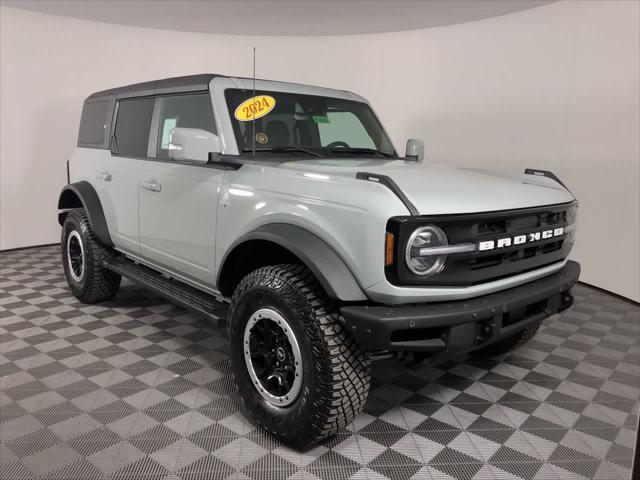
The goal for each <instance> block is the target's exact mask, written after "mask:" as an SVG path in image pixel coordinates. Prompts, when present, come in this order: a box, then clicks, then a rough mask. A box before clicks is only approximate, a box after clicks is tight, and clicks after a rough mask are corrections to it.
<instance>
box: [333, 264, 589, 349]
mask: <svg viewBox="0 0 640 480" xmlns="http://www.w3.org/2000/svg"><path fill="white" fill-rule="evenodd" d="M579 275H580V264H578V263H577V262H571V261H569V262H567V264H566V265H565V266H564V267H563V268H562V270H560V271H559V272H556V273H554V274H552V275H549V276H547V277H544V278H541V279H539V280H534V281H533V282H530V283H526V284H524V285H521V286H519V287H514V288H510V289H509V290H503V291H501V292H497V293H493V294H490V295H485V296H482V297H476V298H472V299H469V300H457V301H453V302H438V303H423V304H413V305H399V306H384V305H361V306H344V307H342V309H341V310H342V315H343V316H344V318H345V321H346V323H347V326H348V327H349V329H350V330H351V333H352V335H353V336H354V338H355V339H356V341H357V342H358V343H359V344H360V345H361V346H362V347H363V348H365V349H366V350H369V351H380V350H404V351H423V352H438V351H460V352H462V351H470V350H474V349H476V348H481V347H484V346H486V345H489V344H491V343H494V342H496V341H498V340H501V339H503V338H505V337H508V336H509V335H512V334H513V333H516V332H517V331H518V330H520V329H522V328H524V327H526V326H527V325H529V324H531V323H534V322H537V321H540V320H543V319H545V318H547V317H549V316H551V315H553V314H555V313H558V312H561V311H563V310H566V309H567V308H569V307H571V306H572V305H573V294H572V292H571V289H572V287H573V286H574V285H575V283H576V282H577V281H578V276H579Z"/></svg>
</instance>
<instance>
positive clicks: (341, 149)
mask: <svg viewBox="0 0 640 480" xmlns="http://www.w3.org/2000/svg"><path fill="white" fill-rule="evenodd" d="M331 151H332V152H334V153H355V154H359V153H361V154H363V155H382V156H383V157H385V158H395V155H393V154H391V153H386V152H382V151H380V150H376V149H375V148H356V147H333V148H332V149H331Z"/></svg>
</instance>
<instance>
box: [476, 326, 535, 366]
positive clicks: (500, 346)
mask: <svg viewBox="0 0 640 480" xmlns="http://www.w3.org/2000/svg"><path fill="white" fill-rule="evenodd" d="M540 325H542V322H541V321H540V322H535V323H532V324H531V325H529V326H528V327H527V328H525V329H524V330H520V331H519V332H518V333H515V334H514V335H512V336H510V337H507V338H504V339H502V340H500V341H498V342H496V343H494V344H492V345H489V346H487V347H485V348H481V349H480V350H476V352H475V354H476V355H484V356H488V357H494V356H498V355H502V354H504V353H508V352H510V351H511V350H514V349H516V348H519V347H521V346H522V345H524V344H525V343H527V342H528V341H529V340H531V339H532V338H533V337H534V336H535V335H536V333H538V330H539V329H540Z"/></svg>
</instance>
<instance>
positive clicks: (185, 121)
mask: <svg viewBox="0 0 640 480" xmlns="http://www.w3.org/2000/svg"><path fill="white" fill-rule="evenodd" d="M158 102H159V106H160V121H159V123H158V129H159V130H158V145H157V150H156V151H157V153H156V156H157V157H158V158H161V159H165V160H166V159H168V158H169V135H170V133H171V129H172V128H199V129H201V130H206V131H208V132H211V133H215V127H214V123H213V110H212V108H211V97H209V94H208V93H202V94H187V95H176V96H167V97H160V98H158Z"/></svg>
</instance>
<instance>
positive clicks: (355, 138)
mask: <svg viewBox="0 0 640 480" xmlns="http://www.w3.org/2000/svg"><path fill="white" fill-rule="evenodd" d="M313 120H314V121H315V123H316V124H317V125H318V131H319V133H320V142H321V143H322V146H323V147H326V146H327V145H329V144H331V143H333V142H345V143H347V144H348V145H349V146H350V147H354V148H376V145H375V143H374V141H373V139H372V138H371V137H370V136H369V134H368V133H367V130H366V129H365V128H364V126H363V125H362V122H360V120H359V119H358V117H356V116H355V115H354V114H353V113H351V112H327V113H326V115H314V117H313Z"/></svg>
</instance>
